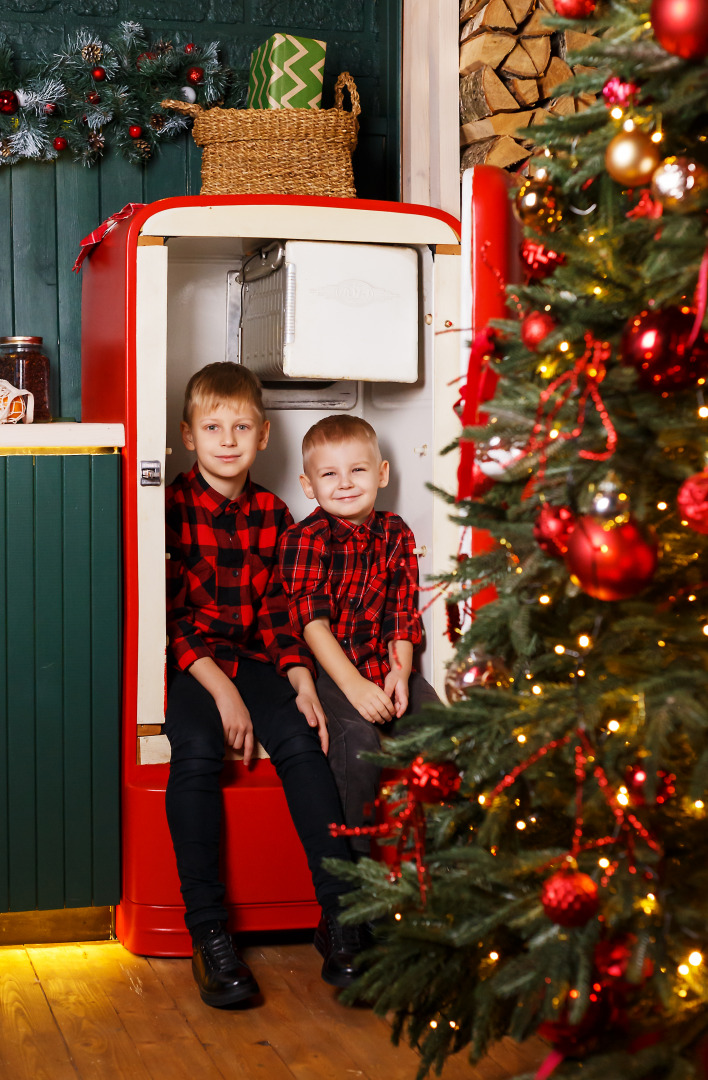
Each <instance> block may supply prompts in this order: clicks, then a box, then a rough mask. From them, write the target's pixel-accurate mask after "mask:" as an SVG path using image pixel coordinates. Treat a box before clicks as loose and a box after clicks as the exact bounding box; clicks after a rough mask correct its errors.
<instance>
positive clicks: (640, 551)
mask: <svg viewBox="0 0 708 1080" xmlns="http://www.w3.org/2000/svg"><path fill="white" fill-rule="evenodd" d="M657 562H658V546H657V542H656V540H655V539H654V537H653V535H652V534H651V533H650V532H649V531H648V530H645V529H643V528H642V526H641V525H640V524H639V522H638V521H636V519H635V518H633V517H631V516H629V517H628V518H627V519H626V520H625V521H623V522H621V523H617V522H616V521H615V520H614V519H613V518H609V519H606V518H603V517H600V516H598V515H596V514H583V515H581V516H580V517H579V518H577V519H576V523H575V528H574V529H573V532H572V533H571V534H570V536H569V537H568V550H567V551H566V553H565V565H566V566H567V568H568V570H569V572H570V574H571V575H572V577H573V578H574V580H575V581H576V582H577V584H578V585H580V588H581V589H582V590H583V592H586V593H587V594H588V595H589V596H594V597H595V598H596V599H597V600H627V599H628V598H629V597H630V596H636V594H637V593H640V592H642V590H643V589H645V588H646V587H647V585H648V584H649V582H650V581H651V579H652V578H653V576H654V572H655V571H656V565H657Z"/></svg>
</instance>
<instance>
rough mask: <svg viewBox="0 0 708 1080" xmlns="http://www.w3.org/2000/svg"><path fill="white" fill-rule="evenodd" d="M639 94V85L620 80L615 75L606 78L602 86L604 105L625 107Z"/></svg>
mask: <svg viewBox="0 0 708 1080" xmlns="http://www.w3.org/2000/svg"><path fill="white" fill-rule="evenodd" d="M638 94H639V87H638V86H637V84H636V83H633V82H622V80H621V79H618V77H617V76H616V75H613V76H612V78H611V79H608V80H607V82H606V83H605V85H604V86H603V88H602V96H603V98H604V99H605V104H606V105H620V106H621V107H622V108H625V107H626V106H627V105H632V104H633V103H634V102H635V101H636V99H637V96H638Z"/></svg>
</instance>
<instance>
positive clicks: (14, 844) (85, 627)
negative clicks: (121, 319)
mask: <svg viewBox="0 0 708 1080" xmlns="http://www.w3.org/2000/svg"><path fill="white" fill-rule="evenodd" d="M119 466H120V458H119V456H118V455H117V454H109V455H95V456H91V455H88V454H87V455H80V456H59V455H57V456H54V455H52V456H38V457H32V456H22V455H12V456H6V457H0V512H1V513H2V520H3V526H2V528H1V529H0V595H1V596H2V597H3V600H4V607H5V612H6V614H5V619H4V621H2V622H0V639H1V640H0V700H1V701H2V708H0V911H30V910H33V909H35V908H39V909H45V910H46V909H54V908H63V907H87V906H90V905H92V904H95V905H107V904H115V903H116V902H117V901H118V899H119V896H120V876H119V866H120V855H119V835H120V823H119V775H120V761H119V732H120V641H121V596H120V571H119V566H120V551H119V544H120V499H119V487H120V472H119Z"/></svg>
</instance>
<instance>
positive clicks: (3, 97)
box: [0, 90, 20, 115]
mask: <svg viewBox="0 0 708 1080" xmlns="http://www.w3.org/2000/svg"><path fill="white" fill-rule="evenodd" d="M19 107H20V103H19V101H18V100H17V94H16V93H15V91H14V90H0V113H5V114H7V115H12V113H16V112H17V110H18V109H19Z"/></svg>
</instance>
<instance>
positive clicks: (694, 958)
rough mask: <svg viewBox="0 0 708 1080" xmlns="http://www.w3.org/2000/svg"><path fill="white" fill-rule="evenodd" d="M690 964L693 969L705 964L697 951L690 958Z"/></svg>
mask: <svg viewBox="0 0 708 1080" xmlns="http://www.w3.org/2000/svg"><path fill="white" fill-rule="evenodd" d="M688 962H689V964H691V966H692V967H698V965H699V964H702V963H703V957H702V956H701V954H700V953H699V952H697V951H696V952H692V953H691V955H690V956H689V958H688Z"/></svg>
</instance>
